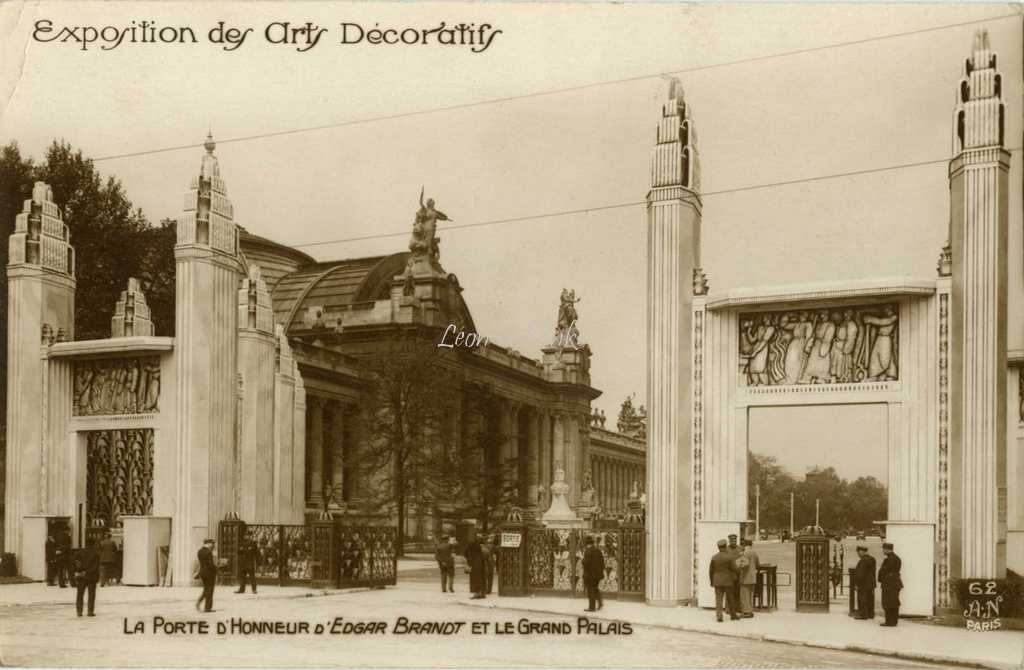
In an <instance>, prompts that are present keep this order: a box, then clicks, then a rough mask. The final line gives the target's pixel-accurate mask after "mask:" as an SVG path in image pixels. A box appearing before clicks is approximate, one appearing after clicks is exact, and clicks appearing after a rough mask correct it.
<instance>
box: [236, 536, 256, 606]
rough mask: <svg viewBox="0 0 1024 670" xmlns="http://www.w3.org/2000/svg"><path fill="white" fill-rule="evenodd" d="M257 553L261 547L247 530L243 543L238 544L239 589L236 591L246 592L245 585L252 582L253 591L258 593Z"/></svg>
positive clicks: (254, 593)
mask: <svg viewBox="0 0 1024 670" xmlns="http://www.w3.org/2000/svg"><path fill="white" fill-rule="evenodd" d="M257 553H259V548H258V547H257V546H256V543H255V542H253V539H252V536H251V535H249V533H248V531H246V533H245V536H244V537H243V538H242V543H241V544H240V545H239V546H238V590H237V591H235V593H245V585H246V584H252V593H253V595H256V554H257Z"/></svg>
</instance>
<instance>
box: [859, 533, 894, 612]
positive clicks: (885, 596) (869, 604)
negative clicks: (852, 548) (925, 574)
mask: <svg viewBox="0 0 1024 670" xmlns="http://www.w3.org/2000/svg"><path fill="white" fill-rule="evenodd" d="M882 553H883V554H885V558H884V559H883V560H882V567H881V568H879V569H878V571H877V575H876V572H875V557H874V556H872V555H871V554H869V553H868V548H867V547H866V546H864V545H858V546H857V556H859V558H858V560H857V567H856V568H854V571H853V585H852V586H853V588H855V589H856V590H857V614H856V616H854V618H855V619H861V620H874V618H875V585H876V584H879V585H881V587H882V609H883V610H884V611H885V621H884V622H883V623H881V624H879V625H880V626H895V625H896V624H897V622H898V621H899V616H900V590H901V589H902V588H903V581H902V580H901V579H900V570H901V569H902V567H903V561H901V560H900V557H899V556H897V555H896V552H895V551H893V545H892V543H891V542H883V543H882Z"/></svg>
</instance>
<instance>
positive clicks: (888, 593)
mask: <svg viewBox="0 0 1024 670" xmlns="http://www.w3.org/2000/svg"><path fill="white" fill-rule="evenodd" d="M882 553H883V554H885V558H884V559H883V560H882V567H880V568H879V569H878V583H879V584H881V585H882V609H883V610H885V623H882V624H879V625H881V626H895V625H896V623H897V622H898V621H899V618H900V589H902V588H903V580H901V579H900V569H901V568H902V567H903V561H901V560H900V557H899V556H897V555H896V552H894V551H893V546H892V542H883V543H882Z"/></svg>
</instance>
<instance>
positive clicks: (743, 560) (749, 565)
mask: <svg viewBox="0 0 1024 670" xmlns="http://www.w3.org/2000/svg"><path fill="white" fill-rule="evenodd" d="M753 545H754V543H753V542H751V541H750V540H747V539H744V540H743V542H742V543H741V544H740V555H739V557H738V558H737V559H736V567H737V568H739V572H740V574H739V583H740V610H742V612H743V618H745V619H750V618H752V617H753V616H754V585H755V584H757V568H758V567H759V566H760V565H761V560H760V558H759V557H758V555H757V552H755V551H754V549H753Z"/></svg>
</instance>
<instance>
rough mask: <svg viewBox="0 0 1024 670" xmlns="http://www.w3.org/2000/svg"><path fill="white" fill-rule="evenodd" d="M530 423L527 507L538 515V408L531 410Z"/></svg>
mask: <svg viewBox="0 0 1024 670" xmlns="http://www.w3.org/2000/svg"><path fill="white" fill-rule="evenodd" d="M529 421H530V432H529V442H528V443H527V449H526V451H527V461H526V501H527V505H526V507H527V509H529V510H531V511H533V512H534V513H536V511H537V485H538V482H539V481H540V415H539V414H538V413H537V409H536V408H531V409H530V418H529Z"/></svg>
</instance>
